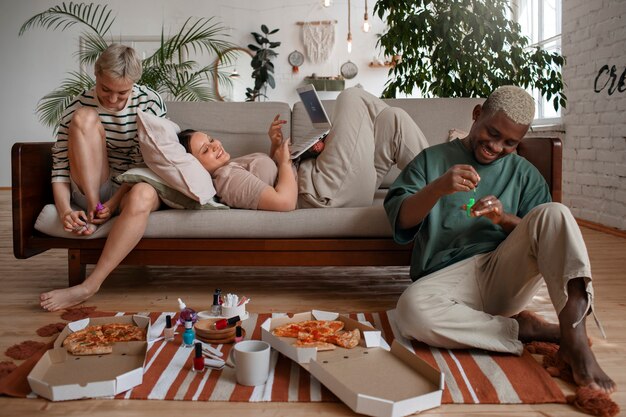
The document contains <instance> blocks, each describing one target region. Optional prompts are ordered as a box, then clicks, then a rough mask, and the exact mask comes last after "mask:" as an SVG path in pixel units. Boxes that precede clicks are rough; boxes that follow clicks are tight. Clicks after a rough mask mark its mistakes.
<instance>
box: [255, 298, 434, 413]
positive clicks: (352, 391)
mask: <svg viewBox="0 0 626 417" xmlns="http://www.w3.org/2000/svg"><path fill="white" fill-rule="evenodd" d="M335 319H336V320H342V321H344V323H345V328H346V329H347V330H352V329H354V328H355V327H356V328H358V329H359V330H360V331H361V335H362V338H361V343H360V344H359V346H357V347H355V348H353V349H344V348H341V347H337V348H336V349H335V350H333V351H326V352H317V351H316V349H315V348H296V347H295V346H293V342H294V339H293V338H288V337H276V336H274V335H272V333H271V331H272V330H273V329H274V328H276V327H278V326H281V325H283V324H287V323H291V322H298V321H303V320H335ZM376 334H377V335H378V337H376ZM261 335H262V339H263V340H265V341H266V342H268V343H269V344H270V345H272V347H273V348H274V349H276V350H277V351H279V352H281V353H282V354H284V355H285V356H287V357H289V358H291V359H292V360H294V361H296V362H298V363H299V364H300V366H302V367H303V368H305V369H307V370H308V371H309V372H310V373H311V374H312V375H313V376H314V377H315V378H317V380H318V381H319V382H320V383H321V384H323V385H324V386H325V387H326V388H328V389H329V390H330V391H331V392H332V393H333V394H335V395H336V396H337V397H338V398H339V399H341V401H343V402H344V403H345V404H346V405H347V406H348V407H350V408H351V409H352V410H353V411H355V412H357V413H361V414H365V415H369V416H374V417H397V416H406V415H409V414H413V413H416V412H419V411H423V410H427V409H430V408H434V407H438V406H440V405H441V396H442V394H443V387H444V374H443V373H441V372H439V371H438V370H437V369H435V368H433V367H432V366H430V365H429V364H428V363H426V362H424V361H423V360H422V359H421V358H419V357H418V356H416V355H415V354H414V353H413V352H411V351H410V350H409V349H407V348H406V347H404V346H403V345H402V344H401V343H399V342H398V341H394V342H393V344H392V346H391V349H390V350H388V349H386V348H384V347H382V346H383V345H384V343H382V342H381V339H380V332H379V331H377V330H375V329H374V328H372V327H371V326H368V325H366V324H363V323H360V322H358V321H356V320H353V319H350V318H349V317H346V316H343V315H339V314H337V313H328V312H319V311H315V310H314V311H312V312H310V313H299V314H295V315H294V316H293V317H280V318H270V319H267V320H266V321H265V322H264V323H263V324H262V326H261Z"/></svg>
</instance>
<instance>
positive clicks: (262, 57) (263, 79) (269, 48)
mask: <svg viewBox="0 0 626 417" xmlns="http://www.w3.org/2000/svg"><path fill="white" fill-rule="evenodd" d="M278 30H279V29H274V30H272V31H270V30H269V29H268V28H267V26H265V25H261V32H263V34H262V35H261V34H260V33H257V32H252V36H254V40H255V41H256V43H257V44H258V45H254V44H249V45H248V48H250V49H251V50H252V52H254V53H255V54H254V56H253V57H252V61H251V62H250V65H252V78H254V88H247V89H246V101H255V100H257V99H260V98H261V96H263V97H266V98H267V95H266V94H265V92H266V91H267V86H268V85H269V86H270V87H272V88H275V87H276V81H275V80H274V64H273V63H272V59H273V58H274V57H276V56H278V54H277V53H276V52H275V51H274V50H273V49H274V48H278V47H279V46H280V42H272V41H270V40H269V35H273V34H274V33H276V32H278ZM261 91H262V92H261Z"/></svg>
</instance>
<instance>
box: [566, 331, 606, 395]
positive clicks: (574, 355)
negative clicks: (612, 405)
mask: <svg viewBox="0 0 626 417" xmlns="http://www.w3.org/2000/svg"><path fill="white" fill-rule="evenodd" d="M584 342H586V340H581V341H580V342H579V341H569V340H568V343H565V340H564V341H563V343H562V345H561V347H560V348H559V351H558V352H557V355H559V357H560V358H561V359H562V360H563V361H564V362H565V363H567V364H568V365H569V366H570V367H571V368H572V375H573V376H574V381H575V382H576V384H577V385H578V386H581V387H589V388H591V389H594V390H600V391H603V392H605V393H606V394H610V393H612V392H613V391H615V389H616V385H615V382H613V380H612V379H611V378H609V376H608V375H607V374H606V373H604V371H603V370H602V368H600V364H598V361H597V360H596V357H595V356H594V354H593V352H592V351H591V348H590V347H589V345H588V344H587V343H584Z"/></svg>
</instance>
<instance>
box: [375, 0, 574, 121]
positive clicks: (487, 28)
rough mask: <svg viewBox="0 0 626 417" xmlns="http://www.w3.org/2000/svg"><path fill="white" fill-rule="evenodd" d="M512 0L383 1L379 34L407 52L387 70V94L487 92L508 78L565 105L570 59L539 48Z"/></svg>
mask: <svg viewBox="0 0 626 417" xmlns="http://www.w3.org/2000/svg"><path fill="white" fill-rule="evenodd" d="M509 8H510V6H509V0H460V1H449V0H416V1H410V2H407V1H402V0H378V1H377V2H376V5H375V8H374V10H375V13H377V14H378V16H379V17H380V18H381V19H383V20H384V21H385V22H386V24H387V31H386V32H385V33H383V34H382V36H381V37H380V38H379V40H378V44H379V46H380V47H381V48H382V49H383V51H384V52H385V54H386V55H388V56H398V55H400V56H402V59H401V60H397V61H396V62H395V63H394V64H395V65H394V66H393V67H392V68H391V69H390V70H389V75H390V79H389V80H388V81H387V84H386V88H385V90H384V91H383V93H382V95H383V96H384V97H388V98H391V97H395V96H396V93H397V92H401V93H407V94H411V93H412V92H413V90H414V89H415V88H417V89H419V90H420V91H421V92H422V94H423V95H424V96H426V97H432V96H435V97H487V96H488V95H489V94H490V93H491V92H492V91H493V90H494V89H495V88H496V87H498V86H501V85H504V84H513V85H518V86H520V87H524V88H528V87H531V88H537V89H538V90H539V91H540V92H541V95H542V96H545V97H546V98H547V99H548V100H551V99H552V104H553V105H554V108H555V109H558V108H559V106H561V107H565V105H566V97H565V95H564V94H563V80H562V78H561V67H562V66H563V63H564V59H563V57H562V56H561V55H560V54H558V53H549V52H546V51H545V50H543V49H541V48H539V47H536V48H532V49H531V48H528V43H529V41H528V39H527V38H526V37H524V36H523V35H521V33H520V26H519V24H517V23H516V22H514V21H511V20H510V19H508V18H507V16H506V12H507V9H509Z"/></svg>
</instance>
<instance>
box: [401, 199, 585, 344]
mask: <svg viewBox="0 0 626 417" xmlns="http://www.w3.org/2000/svg"><path fill="white" fill-rule="evenodd" d="M581 277H582V278H585V281H586V289H587V295H588V296H587V302H588V307H587V311H589V310H590V309H591V308H592V306H593V287H592V285H591V267H590V263H589V256H588V254H587V249H586V247H585V242H584V241H583V238H582V234H581V232H580V229H579V227H578V225H577V224H576V221H575V220H574V217H573V216H572V214H571V212H570V211H569V209H568V208H567V207H566V206H564V205H562V204H560V203H547V204H542V205H540V206H537V207H535V208H534V209H533V210H531V211H530V212H529V213H528V214H527V215H526V216H525V217H524V218H523V219H522V221H521V223H520V224H519V225H518V226H517V227H516V228H515V229H514V230H513V232H511V233H510V234H509V236H508V237H507V238H506V239H505V240H504V242H502V243H501V244H500V245H499V246H498V248H497V249H496V250H494V251H493V252H490V253H485V254H481V255H477V256H474V257H472V258H469V259H466V260H464V261H461V262H458V263H456V264H454V265H451V266H449V267H447V268H444V269H442V270H440V271H437V272H434V273H432V274H430V275H427V276H425V277H422V278H420V279H418V280H417V281H415V282H414V283H413V284H411V286H409V288H407V289H406V290H405V292H404V293H403V294H402V295H401V296H400V299H399V301H398V306H397V316H398V326H399V328H400V330H401V332H402V334H403V335H404V336H405V337H409V338H414V339H416V340H420V341H422V342H425V343H427V344H429V345H431V346H436V347H443V348H450V349H454V348H480V349H485V350H490V351H497V352H508V353H513V354H517V355H520V354H521V353H522V350H523V346H522V343H521V342H520V341H519V340H518V330H519V326H518V323H517V321H516V320H514V319H512V318H510V317H511V316H513V315H515V314H517V313H519V312H520V311H522V310H523V309H524V308H525V306H527V305H528V303H529V302H530V301H531V299H532V298H533V296H534V295H535V293H536V292H537V290H538V289H539V286H540V285H541V283H542V281H543V282H545V283H546V285H547V288H548V294H549V296H550V299H551V301H552V304H553V305H554V308H555V310H556V312H557V313H560V312H561V310H562V309H563V307H564V306H565V303H566V302H567V283H568V281H569V280H570V279H572V278H581ZM583 317H584V316H583ZM580 319H581V320H582V317H581V318H580ZM579 322H580V321H579Z"/></svg>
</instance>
